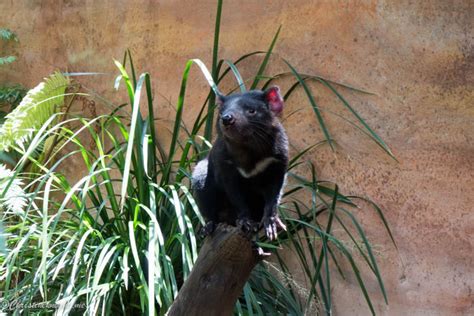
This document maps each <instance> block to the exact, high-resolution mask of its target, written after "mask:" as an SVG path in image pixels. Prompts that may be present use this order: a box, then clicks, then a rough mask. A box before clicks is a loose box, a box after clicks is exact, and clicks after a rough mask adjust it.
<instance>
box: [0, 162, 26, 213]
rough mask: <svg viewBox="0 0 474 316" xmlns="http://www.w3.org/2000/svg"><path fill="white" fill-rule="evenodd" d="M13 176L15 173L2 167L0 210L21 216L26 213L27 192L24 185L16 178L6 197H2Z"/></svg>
mask: <svg viewBox="0 0 474 316" xmlns="http://www.w3.org/2000/svg"><path fill="white" fill-rule="evenodd" d="M13 175H14V172H13V171H11V170H10V169H8V168H7V167H5V165H0V210H2V211H8V212H12V213H14V214H17V215H21V214H23V212H24V209H25V206H26V203H27V200H26V194H25V191H23V189H22V186H23V183H22V181H21V180H20V179H18V178H15V179H14V180H13V182H12V184H11V185H10V187H9V188H8V190H7V192H6V193H5V196H3V197H2V194H3V191H5V188H6V186H7V185H8V183H9V182H10V180H11V178H12V177H13Z"/></svg>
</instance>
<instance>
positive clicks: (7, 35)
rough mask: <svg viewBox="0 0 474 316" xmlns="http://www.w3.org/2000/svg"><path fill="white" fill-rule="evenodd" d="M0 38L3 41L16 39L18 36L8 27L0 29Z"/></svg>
mask: <svg viewBox="0 0 474 316" xmlns="http://www.w3.org/2000/svg"><path fill="white" fill-rule="evenodd" d="M0 39H1V40H4V41H17V42H18V37H17V36H16V34H15V33H13V32H12V31H10V30H9V29H0Z"/></svg>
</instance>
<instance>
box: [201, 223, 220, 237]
mask: <svg viewBox="0 0 474 316" xmlns="http://www.w3.org/2000/svg"><path fill="white" fill-rule="evenodd" d="M215 229H216V224H215V223H214V222H213V221H209V222H207V223H206V225H204V226H203V227H201V229H200V230H199V236H201V238H205V237H207V236H209V235H211V234H212V233H213V232H214V230H215Z"/></svg>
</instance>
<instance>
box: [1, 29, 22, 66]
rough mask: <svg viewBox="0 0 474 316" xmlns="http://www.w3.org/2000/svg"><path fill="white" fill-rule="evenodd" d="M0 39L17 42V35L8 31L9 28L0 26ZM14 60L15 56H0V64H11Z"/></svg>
mask: <svg viewBox="0 0 474 316" xmlns="http://www.w3.org/2000/svg"><path fill="white" fill-rule="evenodd" d="M0 40H2V41H4V42H18V37H17V36H16V34H15V33H13V32H12V31H10V30H9V29H5V28H0ZM15 60H16V57H15V56H12V55H8V56H0V66H2V65H6V64H11V63H12V62H14V61H15Z"/></svg>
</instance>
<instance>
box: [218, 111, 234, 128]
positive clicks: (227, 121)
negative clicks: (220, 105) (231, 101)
mask: <svg viewBox="0 0 474 316" xmlns="http://www.w3.org/2000/svg"><path fill="white" fill-rule="evenodd" d="M221 120H222V124H224V126H230V125H232V124H234V123H235V118H234V116H233V115H232V114H225V115H222V117H221Z"/></svg>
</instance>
